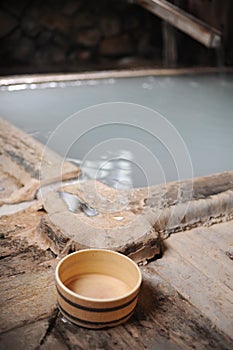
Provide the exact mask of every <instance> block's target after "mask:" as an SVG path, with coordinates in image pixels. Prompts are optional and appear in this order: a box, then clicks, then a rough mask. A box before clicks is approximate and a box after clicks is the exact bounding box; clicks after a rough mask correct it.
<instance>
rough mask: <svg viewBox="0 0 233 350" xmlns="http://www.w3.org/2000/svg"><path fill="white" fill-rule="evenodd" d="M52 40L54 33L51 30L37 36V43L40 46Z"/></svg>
mask: <svg viewBox="0 0 233 350" xmlns="http://www.w3.org/2000/svg"><path fill="white" fill-rule="evenodd" d="M51 38H52V32H51V31H50V30H47V29H44V30H43V31H41V32H40V33H39V35H38V36H37V38H36V43H37V45H39V46H44V45H46V44H48V43H49V42H50V40H51Z"/></svg>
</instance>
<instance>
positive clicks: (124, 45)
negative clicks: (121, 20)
mask: <svg viewBox="0 0 233 350" xmlns="http://www.w3.org/2000/svg"><path fill="white" fill-rule="evenodd" d="M99 51H100V54H102V55H106V56H123V55H131V54H133V52H134V46H133V43H132V40H131V39H130V37H129V35H127V34H122V35H119V36H116V37H112V38H106V39H104V40H103V41H102V42H101V45H100V49H99Z"/></svg>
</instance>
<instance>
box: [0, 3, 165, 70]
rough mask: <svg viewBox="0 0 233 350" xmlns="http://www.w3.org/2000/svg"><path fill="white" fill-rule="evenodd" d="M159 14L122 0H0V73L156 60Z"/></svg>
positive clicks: (138, 63) (159, 35) (127, 64)
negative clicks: (156, 14) (4, 0)
mask: <svg viewBox="0 0 233 350" xmlns="http://www.w3.org/2000/svg"><path fill="white" fill-rule="evenodd" d="M161 46H162V45H161V25H160V20H159V19H158V18H157V17H155V16H153V15H152V14H150V13H148V12H147V11H145V10H143V9H141V8H139V7H136V6H134V5H131V4H128V3H127V2H126V1H121V0H118V1H113V0H111V1H109V0H98V1H91V0H85V1H84V0H68V1H65V0H64V1H60V0H59V1H31V0H30V1H28V0H21V1H16V0H10V1H6V2H1V5H0V65H1V73H4V72H6V73H17V72H51V71H59V70H60V71H61V70H62V71H77V70H78V71H82V70H85V69H95V68H96V69H98V68H101V67H105V68H114V67H119V68H120V67H124V66H129V65H141V64H145V65H147V64H151V63H152V62H153V64H155V65H156V64H160V62H161Z"/></svg>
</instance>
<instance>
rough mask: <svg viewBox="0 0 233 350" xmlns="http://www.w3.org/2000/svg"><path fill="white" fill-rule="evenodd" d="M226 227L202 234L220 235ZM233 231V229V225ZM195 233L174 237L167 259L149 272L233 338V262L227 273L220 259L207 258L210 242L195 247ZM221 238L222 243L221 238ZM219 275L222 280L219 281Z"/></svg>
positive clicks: (165, 256) (151, 266) (220, 226)
mask: <svg viewBox="0 0 233 350" xmlns="http://www.w3.org/2000/svg"><path fill="white" fill-rule="evenodd" d="M224 225H225V224H220V225H216V226H218V229H217V231H216V226H215V232H214V231H212V232H208V230H210V229H207V230H203V231H202V234H203V236H207V235H208V236H209V235H213V234H216V235H219V233H221V232H222V231H223V230H224ZM227 225H230V223H229V224H227ZM231 227H232V228H233V222H231ZM195 232H196V230H191V231H186V233H182V234H180V233H179V234H177V235H174V236H172V237H170V238H169V240H168V241H167V242H166V251H165V253H164V256H163V258H162V259H160V260H157V261H156V262H153V263H152V264H150V266H149V267H148V269H149V271H150V272H151V273H153V272H156V273H158V274H159V275H160V276H161V277H162V278H164V279H165V280H167V281H169V282H170V283H171V284H172V285H173V286H174V287H175V288H176V289H177V291H178V292H179V293H180V294H181V295H182V296H183V297H185V298H186V299H187V300H189V301H190V303H192V304H193V305H194V306H195V307H197V308H198V309H199V310H200V311H201V313H202V314H203V315H205V316H206V317H208V318H209V319H210V320H212V322H213V323H214V324H215V325H216V327H217V329H219V330H221V331H223V332H224V333H225V334H227V335H228V336H229V337H232V334H233V332H232V331H233V328H232V327H233V326H232V319H233V292H232V289H231V286H230V285H231V281H232V274H231V275H229V272H230V268H231V265H230V264H232V261H230V259H229V262H228V264H229V266H230V267H229V269H228V271H227V272H226V273H225V272H224V269H223V268H222V269H221V262H220V263H219V262H218V259H215V258H214V256H211V254H207V255H206V256H205V250H208V243H207V241H203V242H202V245H200V246H198V249H197V247H196V246H195V245H194V244H192V243H193V241H195V237H194V235H195ZM198 232H199V233H200V232H201V229H198ZM229 232H230V231H229ZM189 235H193V240H192V241H191V240H189V241H187V242H186V237H188V236H189ZM219 237H220V238H219V240H221V236H219ZM231 237H232V236H231ZM188 242H189V243H188ZM210 249H211V247H210ZM216 249H217V247H216ZM220 256H221V255H219V256H218V258H220ZM221 259H223V260H226V257H225V256H224V255H222V256H221ZM225 263H226V262H224V266H225ZM215 269H216V271H215ZM218 273H221V274H222V276H219V277H218ZM223 282H225V283H223Z"/></svg>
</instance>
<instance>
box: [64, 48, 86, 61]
mask: <svg viewBox="0 0 233 350" xmlns="http://www.w3.org/2000/svg"><path fill="white" fill-rule="evenodd" d="M68 57H69V60H71V61H78V60H80V61H87V60H89V59H90V58H91V51H90V50H87V49H79V48H77V49H74V50H72V51H71V52H70V53H69V56H68Z"/></svg>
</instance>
